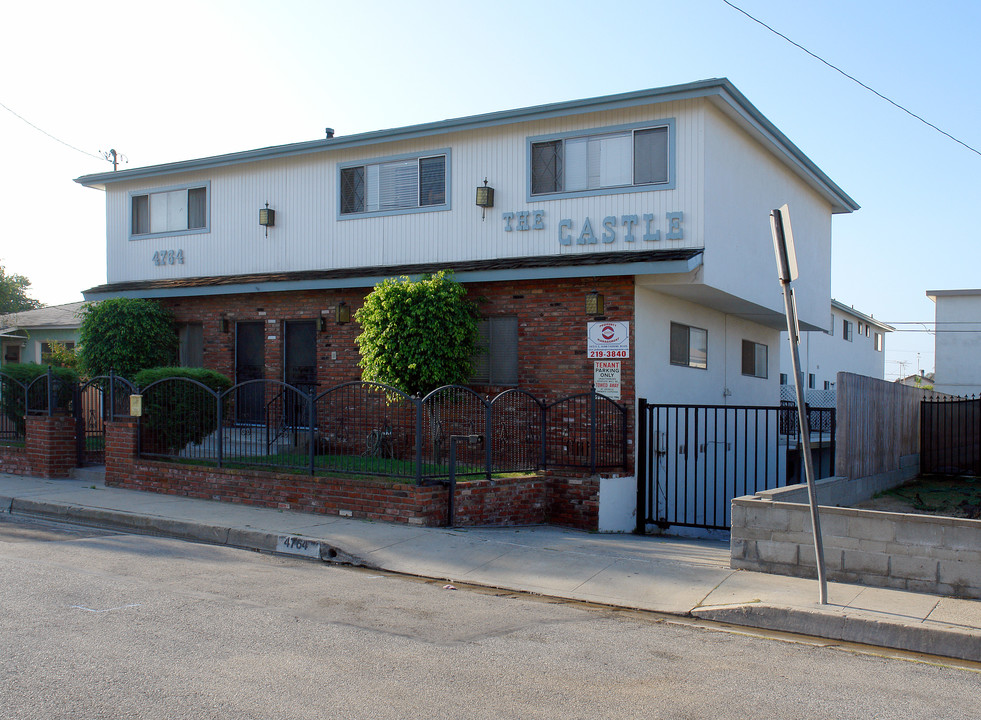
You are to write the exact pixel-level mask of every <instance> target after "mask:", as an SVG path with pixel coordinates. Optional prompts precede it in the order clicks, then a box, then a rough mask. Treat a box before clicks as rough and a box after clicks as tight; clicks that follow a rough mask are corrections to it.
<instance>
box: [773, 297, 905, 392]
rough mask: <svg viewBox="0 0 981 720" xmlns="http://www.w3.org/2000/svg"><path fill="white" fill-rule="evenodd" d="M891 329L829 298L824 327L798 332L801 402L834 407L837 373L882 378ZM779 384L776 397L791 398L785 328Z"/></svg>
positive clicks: (781, 349)
mask: <svg viewBox="0 0 981 720" xmlns="http://www.w3.org/2000/svg"><path fill="white" fill-rule="evenodd" d="M829 323H830V324H829ZM893 330H894V328H893V327H891V326H890V325H887V324H885V323H883V322H879V321H878V320H876V319H875V318H874V317H872V316H871V315H866V314H864V313H861V312H859V311H858V310H856V309H855V308H854V307H849V306H847V305H845V304H844V303H840V302H838V301H837V300H834V299H832V300H831V313H830V319H829V321H828V322H826V323H825V325H824V330H823V331H811V332H801V336H800V346H799V349H800V367H801V374H802V375H803V380H804V389H805V394H804V399H805V401H806V402H807V403H808V404H809V405H813V406H815V407H834V405H835V382H836V378H837V376H838V373H839V372H849V373H855V374H856V375H865V376H867V377H873V378H876V379H878V380H882V379H884V378H885V372H886V363H885V343H886V333H887V332H892V331H893ZM780 385H781V391H780V399H781V400H794V399H795V397H796V395H795V391H794V384H793V365H792V362H791V357H790V343H789V342H788V341H787V333H786V331H785V332H782V333H780Z"/></svg>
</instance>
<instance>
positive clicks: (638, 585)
mask: <svg viewBox="0 0 981 720" xmlns="http://www.w3.org/2000/svg"><path fill="white" fill-rule="evenodd" d="M80 477H85V479H71V480H44V479H39V478H28V477H19V476H14V475H6V474H2V473H0V512H2V513H11V514H13V515H26V516H33V517H42V518H47V519H53V520H64V521H70V522H76V523H83V524H90V525H98V526H102V527H110V528H115V529H119V530H126V531H133V532H137V533H149V534H158V535H166V536H170V537H178V538H185V539H189V540H197V541H203V542H209V543H216V544H219V545H229V546H233V547H241V548H249V549H257V550H264V551H270V552H281V553H286V554H291V555H299V556H303V557H311V558H321V559H323V560H327V561H332V562H348V563H352V564H355V565H365V566H369V567H374V568H379V569H383V570H388V571H392V572H397V573H406V574H410V575H420V576H426V577H434V578H439V579H443V580H447V581H452V582H460V583H473V584H478V585H487V586H491V587H496V588H504V589H508V590H515V591H523V592H532V593H537V594H541V595H548V596H553V597H560V598H566V599H571V600H581V601H587V602H592V603H599V604H603V605H610V606H615V607H624V608H636V609H640V610H651V611H656V612H662V613H669V614H674V615H680V616H686V617H695V618H704V619H708V620H714V621H720V622H726V623H733V624H737V625H744V626H751V627H756V628H765V629H768V630H780V631H786V632H794V633H803V634H807V635H814V636H817V637H821V638H826V639H828V640H832V641H846V642H857V643H867V644H871V645H877V646H881V647H889V648H896V649H900V650H910V651H914V652H921V653H929V654H933V655H940V656H945V657H951V658H959V659H964V660H973V661H976V662H981V603H979V602H977V601H973V600H958V599H953V598H942V597H937V596H933V595H921V594H917V593H910V592H903V591H899V590H885V589H881V588H867V587H863V586H860V585H847V584H843V583H830V584H829V589H828V596H829V604H828V605H824V606H822V605H819V604H818V603H817V595H818V588H817V583H816V581H814V580H805V579H801V578H791V577H783V576H779V575H767V574H763V573H754V572H747V571H744V570H731V569H730V568H729V546H728V544H727V543H722V542H717V541H699V540H679V539H669V538H654V537H638V536H633V535H599V534H593V533H585V532H579V531H575V530H566V529H561V528H553V527H531V528H496V529H459V530H453V529H447V528H421V527H410V526H405V525H396V524H388V523H380V522H368V521H363V520H355V519H351V518H342V517H338V516H331V515H312V514H307V513H298V512H289V511H281V510H272V509H266V508H255V507H249V506H245V505H235V504H228V503H218V502H212V501H208V500H195V499H191V498H185V497H177V496H173V495H158V494H155V493H145V492H138V491H135V490H120V489H118V488H108V487H106V486H105V485H104V484H103V483H102V481H101V478H100V477H99V475H98V473H92V474H89V475H85V474H84V473H81V474H80Z"/></svg>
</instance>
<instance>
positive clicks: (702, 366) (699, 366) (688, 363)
mask: <svg viewBox="0 0 981 720" xmlns="http://www.w3.org/2000/svg"><path fill="white" fill-rule="evenodd" d="M675 328H679V329H684V330H685V331H686V333H687V342H686V343H685V344H686V350H687V352H686V357H685V361H684V362H681V361H680V360H677V361H676V360H675V359H674V357H672V350H671V346H672V339H673V338H674V333H675ZM693 330H694V331H696V333H697V334H700V335H701V336H702V337H704V338H705V360H704V362H701V363H699V362H698V361H697V360H693V359H692V347H693V344H692V331H693ZM669 332H670V335H669V337H668V361H669V362H670V364H671V365H674V366H675V367H690V368H695V369H696V370H708V330H706V329H705V328H699V327H693V326H692V325H686V324H684V323H677V322H672V323H671V328H670V331H669Z"/></svg>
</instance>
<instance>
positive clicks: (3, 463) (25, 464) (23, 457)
mask: <svg viewBox="0 0 981 720" xmlns="http://www.w3.org/2000/svg"><path fill="white" fill-rule="evenodd" d="M0 472H3V473H9V474H11V475H30V474H31V464H30V462H29V461H28V459H27V448H25V447H22V446H16V445H13V446H12V445H0Z"/></svg>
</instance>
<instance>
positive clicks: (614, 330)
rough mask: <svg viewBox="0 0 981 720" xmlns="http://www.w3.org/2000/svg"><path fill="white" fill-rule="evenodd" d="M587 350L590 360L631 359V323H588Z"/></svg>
mask: <svg viewBox="0 0 981 720" xmlns="http://www.w3.org/2000/svg"><path fill="white" fill-rule="evenodd" d="M586 350H587V353H588V355H589V359H590V360H612V359H615V358H628V357H630V323H629V322H591V323H586Z"/></svg>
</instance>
